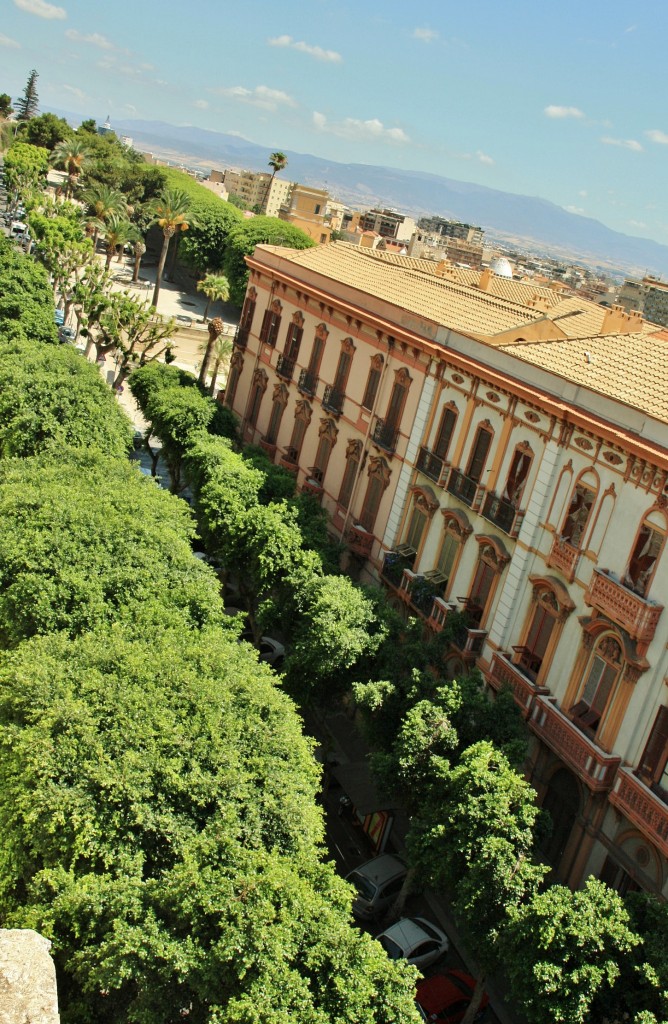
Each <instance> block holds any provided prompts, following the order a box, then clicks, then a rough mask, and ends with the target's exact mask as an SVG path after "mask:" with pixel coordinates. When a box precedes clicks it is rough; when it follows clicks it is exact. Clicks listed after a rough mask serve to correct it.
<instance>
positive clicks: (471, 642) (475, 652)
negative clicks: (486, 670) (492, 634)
mask: <svg viewBox="0 0 668 1024" xmlns="http://www.w3.org/2000/svg"><path fill="white" fill-rule="evenodd" d="M486 639H487V630H486V629H470V628H469V627H468V626H467V627H466V628H465V629H464V630H463V632H462V637H461V639H459V638H456V639H453V641H452V646H453V647H454V648H455V650H456V651H457V652H458V654H460V655H461V657H462V660H463V661H465V662H466V663H467V664H468V663H469V662H474V661H475V660H476V658H478V657H479V656H480V655H481V654H482V649H483V647H484V644H485V640H486Z"/></svg>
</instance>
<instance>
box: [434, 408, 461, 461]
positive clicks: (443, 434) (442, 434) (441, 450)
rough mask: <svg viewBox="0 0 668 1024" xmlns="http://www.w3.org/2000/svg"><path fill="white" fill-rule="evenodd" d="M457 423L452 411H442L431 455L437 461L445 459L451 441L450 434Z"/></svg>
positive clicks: (455, 414)
mask: <svg viewBox="0 0 668 1024" xmlns="http://www.w3.org/2000/svg"><path fill="white" fill-rule="evenodd" d="M456 422H457V413H456V412H455V410H454V409H444V410H443V415H442V416H441V423H440V425H439V428H438V433H437V434H436V438H435V441H434V448H433V453H434V455H435V456H436V457H437V458H439V459H445V457H446V455H447V454H448V448H449V447H450V441H451V440H452V434H453V431H454V429H455V424H456Z"/></svg>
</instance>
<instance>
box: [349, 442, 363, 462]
mask: <svg viewBox="0 0 668 1024" xmlns="http://www.w3.org/2000/svg"><path fill="white" fill-rule="evenodd" d="M361 454H362V442H361V441H360V440H358V439H357V438H356V437H350V438H348V444H347V445H346V458H347V459H357V460H359V458H360V456H361Z"/></svg>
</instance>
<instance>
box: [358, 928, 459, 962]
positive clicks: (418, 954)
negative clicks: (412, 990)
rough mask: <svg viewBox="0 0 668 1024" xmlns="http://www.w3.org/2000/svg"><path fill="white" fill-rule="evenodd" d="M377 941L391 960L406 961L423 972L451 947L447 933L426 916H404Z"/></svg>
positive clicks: (377, 937) (378, 936)
mask: <svg viewBox="0 0 668 1024" xmlns="http://www.w3.org/2000/svg"><path fill="white" fill-rule="evenodd" d="M376 939H377V941H378V942H380V944H381V946H382V947H383V949H384V950H385V952H386V953H387V955H388V956H389V957H390V959H391V960H407V961H408V963H409V964H413V966H414V967H417V968H418V969H419V970H421V971H423V970H424V969H425V967H429V966H430V964H434V963H436V961H437V960H440V959H441V957H442V956H443V954H444V953H447V951H448V949H449V947H450V943H449V941H448V937H447V935H446V934H445V932H442V931H441V929H440V928H438V927H437V926H436V925H435V924H432V922H431V921H427V920H426V919H425V918H424V917H402V918H401V920H400V921H397V923H396V924H393V925H392V927H391V928H388V929H387V931H384V932H381V934H380V935H377V936H376Z"/></svg>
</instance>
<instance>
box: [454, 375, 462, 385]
mask: <svg viewBox="0 0 668 1024" xmlns="http://www.w3.org/2000/svg"><path fill="white" fill-rule="evenodd" d="M452 380H453V381H454V383H455V384H463V383H464V378H463V377H462V375H461V373H453V375H452Z"/></svg>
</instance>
